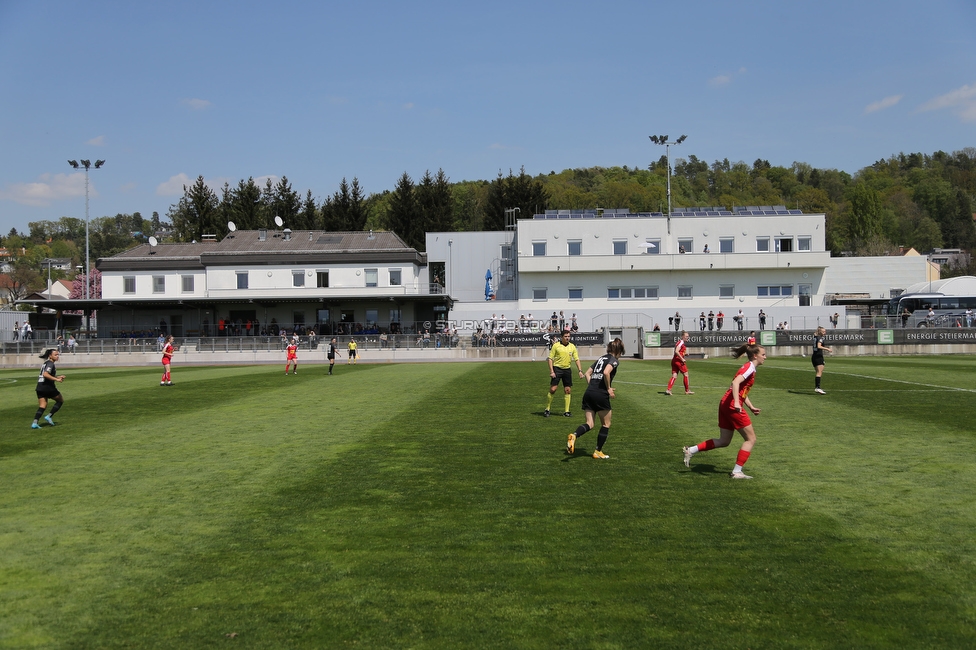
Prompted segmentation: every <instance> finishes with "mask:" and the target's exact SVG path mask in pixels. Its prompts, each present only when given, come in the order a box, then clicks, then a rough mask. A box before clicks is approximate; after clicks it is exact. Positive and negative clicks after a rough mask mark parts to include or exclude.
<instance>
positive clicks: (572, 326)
mask: <svg viewBox="0 0 976 650" xmlns="http://www.w3.org/2000/svg"><path fill="white" fill-rule="evenodd" d="M971 314H972V311H971V310H970V315H971ZM569 329H571V330H573V331H574V332H576V331H579V325H577V324H576V314H573V318H572V319H571V321H570V326H569Z"/></svg>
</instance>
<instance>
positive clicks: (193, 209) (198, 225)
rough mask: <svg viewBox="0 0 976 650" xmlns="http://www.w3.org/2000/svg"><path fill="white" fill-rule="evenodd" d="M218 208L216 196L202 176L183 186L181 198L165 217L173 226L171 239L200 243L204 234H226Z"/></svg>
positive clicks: (225, 227)
mask: <svg viewBox="0 0 976 650" xmlns="http://www.w3.org/2000/svg"><path fill="white" fill-rule="evenodd" d="M225 188H226V185H225ZM219 207H220V202H219V201H218V199H217V195H216V194H215V193H214V191H213V190H212V189H210V187H208V186H207V184H206V183H205V182H204V180H203V176H198V177H197V180H196V181H195V182H194V183H193V185H191V186H190V187H187V186H185V185H184V186H183V197H182V198H181V199H180V201H179V203H177V204H176V205H175V206H172V207H171V208H170V211H169V214H168V215H167V216H168V217H169V220H170V222H171V223H172V224H173V237H174V238H175V239H176V241H193V240H196V241H200V240H202V239H203V235H204V234H205V233H212V234H219V235H221V236H222V235H223V234H225V233H226V232H227V226H226V224H225V223H221V222H222V219H221V218H220V216H221V211H220V210H219Z"/></svg>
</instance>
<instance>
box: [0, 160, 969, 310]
mask: <svg viewBox="0 0 976 650" xmlns="http://www.w3.org/2000/svg"><path fill="white" fill-rule="evenodd" d="M667 165H668V163H667V158H666V157H665V156H661V158H660V159H659V160H657V161H654V162H652V163H651V164H649V165H648V166H647V167H646V168H639V167H633V168H632V167H628V166H627V165H624V166H621V167H588V168H580V169H565V170H563V171H561V172H558V173H557V172H555V171H550V172H548V173H546V174H538V175H535V176H531V175H529V174H527V173H526V171H525V169H524V168H521V169H519V170H518V172H514V171H513V170H509V171H508V174H507V175H506V174H503V173H502V172H501V171H499V172H498V175H497V176H496V177H495V178H494V179H492V180H490V181H489V180H475V181H468V180H465V181H459V182H451V180H450V179H449V178H448V176H447V174H446V173H445V172H444V170H443V169H438V170H437V171H436V172H433V173H432V172H431V171H429V170H428V171H425V172H424V174H423V175H422V176H421V177H420V179H419V180H416V181H415V180H414V179H413V178H412V177H411V176H410V175H409V174H408V173H407V172H404V173H403V174H402V175H401V176H400V177H399V178H398V179H397V181H396V183H395V185H394V187H393V189H391V190H383V191H381V192H374V193H370V194H367V193H366V191H365V190H364V189H363V187H362V186H361V185H360V183H359V180H358V178H355V177H354V178H353V179H352V182H347V180H346V179H345V178H343V179H342V181H341V182H340V183H339V187H338V189H337V190H336V191H335V192H334V193H333V194H331V195H328V196H326V197H325V198H324V199H321V200H318V199H316V198H315V197H314V196H313V193H312V191H311V190H306V191H305V192H304V194H302V193H300V192H298V191H297V190H295V189H294V188H293V187H292V185H291V183H290V182H289V180H288V178H287V177H285V176H282V177H281V178H280V179H279V180H278V181H277V182H272V181H270V180H268V181H267V182H265V184H264V185H263V186H259V185H258V184H257V183H256V182H255V181H254V179H253V178H249V179H247V180H241V181H239V182H238V183H237V185H236V186H231V185H230V184H229V183H225V184H224V186H223V188H221V190H220V192H216V191H214V190H213V189H211V188H210V187H209V186H208V185H207V184H206V182H205V181H204V178H203V177H202V176H199V177H198V178H197V179H196V181H195V182H194V183H192V184H190V185H188V186H185V187H184V191H183V196H182V197H181V198H180V199H179V200H178V201H177V202H176V203H175V204H173V205H172V206H170V208H169V210H168V212H167V213H166V216H165V218H160V216H159V214H158V213H155V212H154V213H153V216H152V218H151V219H145V218H143V217H142V216H141V214H140V213H138V212H134V213H132V214H118V215H116V216H114V217H101V218H96V219H92V220H91V222H90V242H91V244H90V245H91V258H92V260H93V261H94V260H96V259H98V258H99V257H107V256H110V255H114V254H116V253H119V252H121V251H124V250H126V249H128V248H131V247H132V246H135V245H137V244H139V243H143V242H145V240H146V238H147V237H148V236H149V235H150V234H156V235H158V236H161V237H165V238H167V239H169V240H171V241H177V242H189V241H194V240H196V241H200V240H201V239H202V238H203V236H204V235H216V236H217V237H218V239H219V238H222V237H223V236H225V235H226V234H227V232H228V226H227V224H228V222H234V224H235V225H236V226H237V227H238V228H240V229H245V230H253V229H256V228H261V227H265V228H275V227H276V226H275V220H274V218H275V217H276V216H277V217H281V219H282V220H283V222H284V224H285V227H288V228H291V229H292V230H326V231H357V230H367V229H373V230H390V231H393V232H395V233H396V234H397V235H399V236H400V237H401V238H402V239H403V240H404V242H406V244H407V245H408V246H411V247H413V248H416V249H418V250H424V249H425V240H424V236H425V233H427V232H459V231H482V230H503V229H504V228H505V227H506V223H505V219H506V210H509V209H512V208H518V216H519V217H520V218H526V217H529V216H531V215H532V214H534V213H538V212H543V211H544V210H546V209H584V208H596V207H602V208H614V209H629V210H631V211H633V212H664V211H666V210H667V190H666V187H667V173H668V167H667ZM671 190H672V206H673V209H677V208H680V207H693V206H723V207H725V208H726V209H733V208H735V207H736V206H745V205H785V206H787V207H789V208H797V209H801V210H803V211H804V212H822V213H824V214H825V215H826V241H827V247H828V249H829V250H830V251H831V252H832V253H833V254H834V255H842V254H849V255H886V254H896V253H897V252H899V251H900V250H901V249H902V248H909V247H911V248H915V249H916V250H918V251H919V252H922V253H927V252H929V251H931V250H932V249H934V248H961V249H964V250H969V251H972V249H973V248H974V247H976V225H974V221H973V205H974V201H976V148H966V149H962V150H960V151H955V152H953V153H951V154H947V153H945V152H942V151H937V152H935V153H932V154H923V153H910V154H904V153H900V154H898V155H892V156H890V157H888V158H885V159H879V160H878V161H876V162H875V163H874V164H872V165H869V166H868V167H865V168H864V169H861V170H860V171H858V172H857V173H855V174H849V173H847V172H844V171H839V170H836V169H818V168H814V167H812V166H811V165H808V164H806V163H801V162H794V163H793V164H792V165H790V166H789V167H782V166H774V165H771V164H770V163H769V161H767V160H762V159H758V160H755V161H754V162H753V163H752V164H751V165H750V164H747V163H745V162H742V161H739V162H735V163H732V162H729V160H728V159H727V158H726V159H723V160H721V161H719V160H716V161H714V162H712V163H711V164H709V163H707V162H705V161H704V160H700V159H699V158H698V157H697V156H695V155H689V156H688V157H687V158H677V159H676V160H675V161H674V166H673V168H672V174H671ZM29 228H30V232H29V234H27V235H25V234H22V233H18V232H17V231H16V229H13V230H11V232H10V233H9V234H8V235H7V236H6V237H4V238H3V241H2V244H3V245H4V246H5V247H7V248H8V250H10V251H11V252H12V253H13V257H14V258H15V260H16V261H15V262H14V271H15V272H16V275H17V277H18V278H19V280H17V281H16V282H15V284H16V285H17V286H18V287H20V288H19V289H17V293H18V294H23V295H26V292H29V291H30V290H36V289H37V288H43V286H44V284H45V283H46V269H44V264H43V263H41V262H40V260H42V259H44V258H47V257H71V258H72V260H73V263H74V264H75V265H77V264H80V263H81V261H82V260H83V259H84V242H85V235H84V229H85V223H84V221H83V220H81V219H75V218H71V217H63V218H62V219H60V220H58V221H39V222H31V223H30V224H29ZM974 267H976V264H971V265H970V267H969V268H963V269H943V270H942V275H943V277H948V276H949V275H958V274H964V273H966V274H976V268H974ZM42 271H45V272H44V273H42ZM11 275H13V274H11ZM52 277H53V275H52ZM9 291H10V290H9V289H8V293H9ZM23 295H18V296H17V297H18V298H19V297H23Z"/></svg>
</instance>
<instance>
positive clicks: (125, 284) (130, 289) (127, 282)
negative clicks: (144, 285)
mask: <svg viewBox="0 0 976 650" xmlns="http://www.w3.org/2000/svg"><path fill="white" fill-rule="evenodd" d="M135 292H136V278H135V276H134V275H127V276H125V277H123V278H122V293H135Z"/></svg>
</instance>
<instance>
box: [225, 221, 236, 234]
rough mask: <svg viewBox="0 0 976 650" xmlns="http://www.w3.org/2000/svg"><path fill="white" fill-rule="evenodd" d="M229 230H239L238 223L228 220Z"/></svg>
mask: <svg viewBox="0 0 976 650" xmlns="http://www.w3.org/2000/svg"><path fill="white" fill-rule="evenodd" d="M227 230H229V231H231V232H234V231H235V230H237V224H236V223H234V222H233V221H228V222H227Z"/></svg>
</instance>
